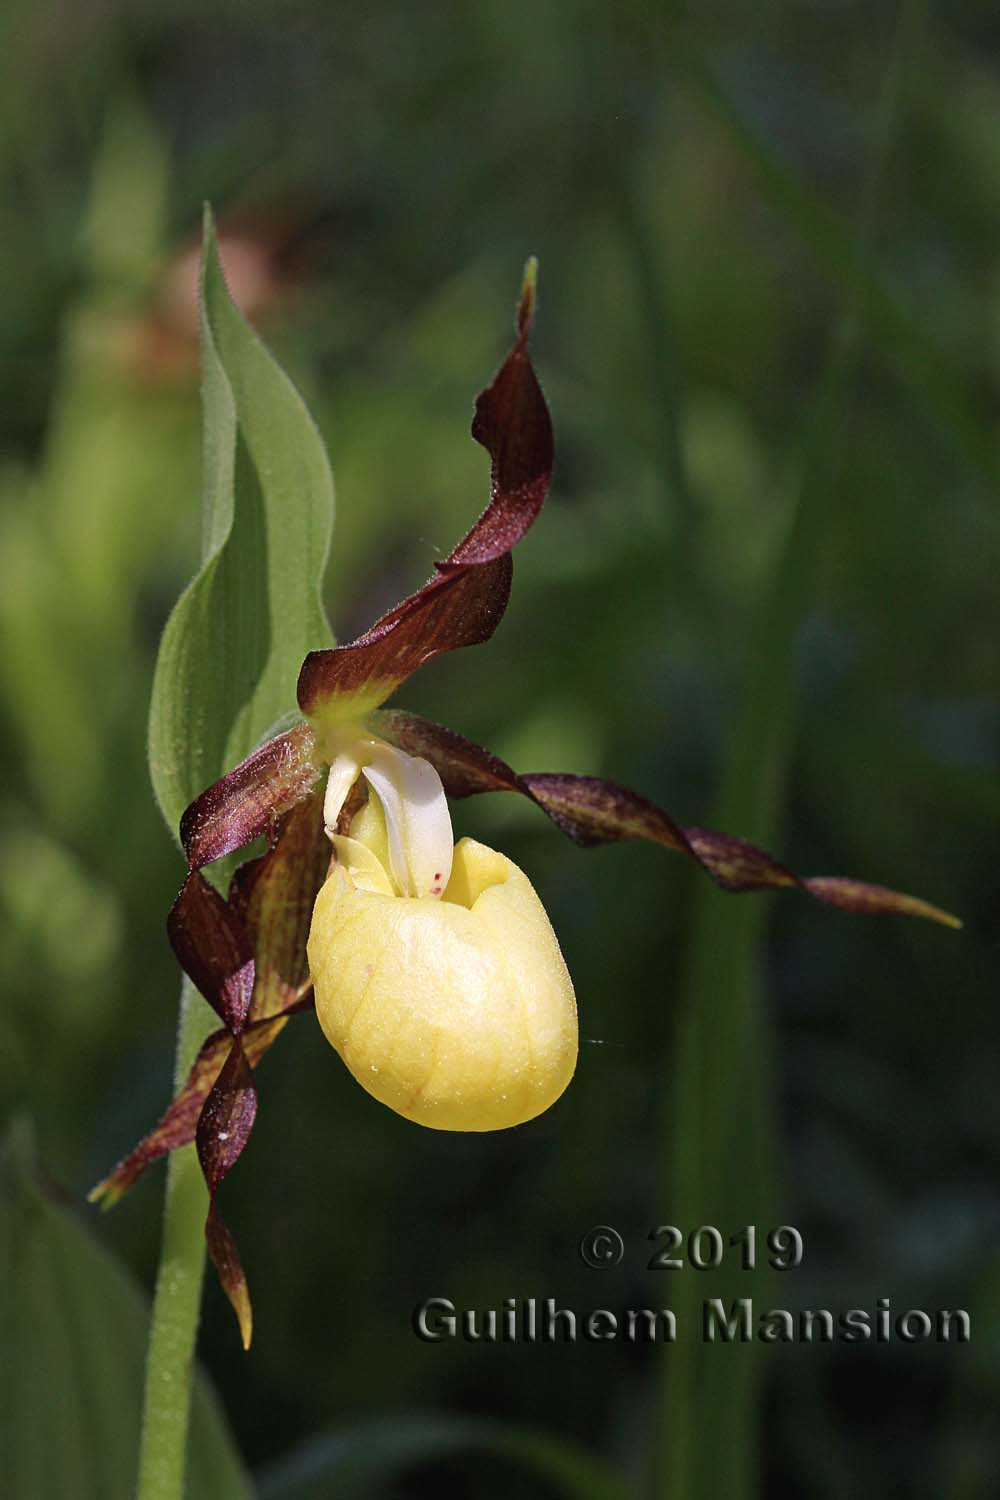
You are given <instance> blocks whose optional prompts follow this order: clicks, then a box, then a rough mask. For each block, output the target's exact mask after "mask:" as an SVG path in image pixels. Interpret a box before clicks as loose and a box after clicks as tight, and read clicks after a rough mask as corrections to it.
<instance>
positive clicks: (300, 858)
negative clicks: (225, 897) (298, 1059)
mask: <svg viewBox="0 0 1000 1500" xmlns="http://www.w3.org/2000/svg"><path fill="white" fill-rule="evenodd" d="M330 857H331V849H330V841H329V839H328V838H327V837H326V834H325V832H324V828H323V788H322V787H319V788H318V790H317V791H315V792H314V793H312V795H311V796H309V797H307V798H306V799H305V800H304V801H302V802H300V803H299V805H298V806H297V807H294V808H292V810H291V811H290V812H288V813H286V815H285V817H284V819H283V820H282V823H281V825H280V828H279V830H278V833H277V836H276V837H275V841H274V845H273V847H272V848H271V849H269V850H268V852H267V853H266V854H264V855H262V856H261V857H260V859H253V860H249V861H248V862H247V863H246V864H245V865H241V866H240V868H239V869H238V870H237V871H236V874H235V875H234V876H233V879H232V883H231V885H230V887H229V905H230V907H231V908H232V909H233V911H234V912H235V913H236V914H237V915H238V916H239V917H240V918H241V919H242V920H243V922H244V923H245V925H246V929H247V932H248V933H249V936H250V942H251V945H252V948H253V953H254V969H255V978H254V987H253V995H252V998H251V1001H250V1009H249V1012H248V1015H249V1019H250V1020H251V1021H253V1022H257V1021H262V1020H265V1019H266V1018H267V1017H269V1016H275V1015H279V1014H281V1013H284V1012H287V1011H288V1009H289V1007H290V1006H292V1005H293V1004H294V1003H295V1001H296V1000H297V999H298V998H299V997H300V996H301V995H302V993H303V991H304V990H305V989H306V988H307V986H308V982H309V966H308V963H307V961H306V939H307V937H308V936H309V923H310V922H311V920H312V909H313V906H314V904H315V901H316V897H317V895H318V893H319V888H320V886H321V885H322V884H323V881H324V880H325V879H326V876H327V873H328V871H329V868H330Z"/></svg>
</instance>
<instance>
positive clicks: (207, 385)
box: [149, 211, 333, 833]
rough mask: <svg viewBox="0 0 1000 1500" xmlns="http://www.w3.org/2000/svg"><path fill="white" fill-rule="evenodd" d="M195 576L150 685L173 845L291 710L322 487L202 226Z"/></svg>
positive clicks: (154, 754)
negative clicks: (226, 776)
mask: <svg viewBox="0 0 1000 1500" xmlns="http://www.w3.org/2000/svg"><path fill="white" fill-rule="evenodd" d="M201 319H202V330H201V331H202V399H203V409H204V448H203V481H202V484H203V494H202V518H203V532H202V566H201V569H200V571H199V572H198V574H197V575H196V577H195V578H194V580H193V581H192V583H191V584H190V585H189V586H188V588H187V589H186V590H185V592H184V593H183V594H182V595H181V597H180V599H179V600H178V601H177V604H176V606H175V608H174V611H173V613H172V614H171V616H170V619H169V620H168V621H167V626H166V629H165V630H164V633H163V639H162V641H161V643H160V652H159V657H158V659H157V664H156V675H155V678H154V682H153V700H152V705H151V709H150V722H149V755H150V768H151V773H152V778H153V787H154V790H155V792H156V798H157V801H158V802H159V804H160V807H161V809H162V811H163V815H164V817H165V818H166V820H167V822H168V823H169V825H170V827H171V829H172V830H173V831H174V832H175V833H176V830H177V825H178V822H179V819H180V815H181V813H182V812H183V810H184V808H185V807H186V806H187V804H188V803H189V802H191V801H192V800H193V798H194V797H195V796H196V795H197V794H198V793H199V792H201V791H203V790H204V788H205V787H206V786H208V785H209V784H210V783H211V782H213V781H215V780H216V778H217V777H218V776H220V775H221V774H222V772H223V771H226V770H228V769H229V768H230V767H231V766H232V765H235V764H236V762H237V761H239V760H242V759H243V757H244V756H245V755H246V754H247V753H248V752H249V751H250V750H252V749H253V748H254V746H255V745H256V744H257V743H258V741H259V740H260V739H261V738H262V737H263V736H264V734H265V733H266V732H267V730H268V729H270V728H271V727H272V726H273V725H274V723H275V722H276V721H277V720H278V719H279V718H280V717H281V716H282V715H283V714H286V713H288V712H289V711H290V710H292V709H294V707H295V680H296V677H297V675H298V670H299V667H300V666H301V664H302V659H303V657H304V656H305V655H306V653H307V652H309V651H310V650H313V649H314V648H316V647H319V646H325V645H328V644H329V643H330V639H331V636H330V629H329V625H328V624H327V621H326V618H325V616H324V613H323V608H322V604H321V602H320V591H321V587H322V581H323V574H324V571H325V567H326V559H327V553H328V551H329V546H330V535H331V528H332V523H333V480H332V477H331V475H330V468H329V464H328V462H327V457H326V452H325V450H324V447H323V443H322V441H321V439H320V436H319V433H318V432H317V431H316V428H315V426H314V424H313V421H312V418H311V417H310V415H309V413H308V411H307V410H306V407H305V405H304V403H303V402H302V399H301V397H300V396H299V394H298V392H297V391H296V390H295V389H294V387H293V386H292V384H291V382H290V381H289V379H288V377H287V376H286V375H285V374H284V372H283V371H282V370H281V369H280V368H279V367H278V365H277V364H276V363H275V361H274V360H273V359H272V358H271V356H270V354H269V353H268V352H267V350H266V349H265V348H264V346H263V344H262V343H261V342H260V340H259V339H258V338H257V336H256V334H255V333H254V332H253V331H252V329H251V328H250V327H249V326H248V324H247V323H246V322H245V321H244V319H243V317H242V316H241V314H240V313H239V312H238V311H237V309H236V307H235V306H234V305H233V303H232V301H231V299H230V297H229V294H228V292H227V290H226V285H225V281H224V279H223V273H222V267H221V265H220V263H219V256H218V247H217V244H216V239H215V231H214V227H213V225H212V220H211V216H210V215H209V214H208V212H207V211H206V216H205V261H204V268H203V272H202V296H201Z"/></svg>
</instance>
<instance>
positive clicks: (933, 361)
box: [674, 5, 1000, 492]
mask: <svg viewBox="0 0 1000 1500" xmlns="http://www.w3.org/2000/svg"><path fill="white" fill-rule="evenodd" d="M904 8H905V9H907V10H908V11H910V12H913V11H915V10H918V9H921V8H922V7H918V6H915V5H911V6H908V7H904ZM907 24H910V25H911V26H916V25H917V24H918V23H917V22H914V21H913V20H912V19H910V20H909V21H908V22H907ZM674 55H675V57H676V58H677V59H678V67H679V69H680V72H681V76H682V77H683V79H684V82H685V83H686V84H687V85H688V87H690V88H691V90H692V91H693V92H694V93H695V94H696V95H697V97H698V99H699V100H700V102H701V104H702V105H703V106H704V107H705V109H706V110H707V111H708V112H709V114H710V115H711V116H712V118H713V119H714V120H715V121H716V123H717V124H718V125H719V126H720V127H721V128H722V129H723V130H724V132H725V134H726V136H727V137H728V139H729V140H730V141H731V143H732V144H733V145H734V146H735V147H736V149H737V150H738V151H739V152H740V154H741V155H742V156H743V158H744V159H745V160H746V161H747V162H748V163H749V165H750V167H751V168H752V169H753V172H754V174H755V176H756V179H757V182H758V184H759V185H760V187H761V188H762V190H763V192H764V193H765V195H766V196H767V197H768V198H769V199H770V200H771V202H772V203H773V204H774V205H775V207H776V208H777V209H778V210H779V211H780V213H781V215H782V216H783V218H784V219H785V221H786V222H787V223H788V224H789V225H791V227H792V228H793V229H794V230H795V232H796V233H797V234H798V235H799V237H800V239H801V240H802V242H803V243H804V244H805V245H806V246H807V248H808V250H809V252H810V254H811V255H812V256H813V257H814V259H815V261H816V263H817V264H818V265H819V266H820V267H821V269H822V270H823V272H824V273H825V274H826V275H827V276H829V278H830V279H831V281H833V282H834V283H835V284H836V285H839V286H840V287H841V288H842V290H844V291H845V292H846V293H847V295H848V296H850V297H852V298H854V299H856V301H857V302H858V303H859V304H863V306H864V316H865V323H866V327H867V329H868V333H869V342H870V345H871V347H872V349H874V350H876V351H877V352H878V353H879V354H881V356H882V358H883V359H884V360H885V362H886V364H887V365H888V367H889V368H890V369H891V371H892V372H893V374H894V376H895V377H896V379H897V380H898V381H899V383H900V385H901V386H902V387H903V388H904V390H906V391H907V393H908V394H909V396H910V398H911V400H912V401H913V403H914V405H915V406H916V408H917V410H918V411H919V412H920V413H921V415H922V416H923V418H924V421H925V422H926V423H927V425H928V426H929V427H930V428H931V430H932V431H936V432H938V433H939V434H941V436H942V437H943V438H944V440H945V442H946V444H947V446H948V447H949V449H950V450H951V452H952V453H953V454H954V455H955V456H956V457H957V458H958V459H959V460H960V461H961V462H962V463H964V464H965V465H966V467H967V468H968V469H969V470H970V471H971V472H972V473H973V474H974V475H975V476H976V477H977V478H978V480H979V481H980V482H981V483H985V484H986V486H987V488H988V489H989V490H990V491H991V492H992V491H996V490H997V489H998V488H1000V461H998V459H997V452H996V446H995V444H994V442H993V436H992V429H991V426H990V423H989V421H988V420H987V419H986V412H985V410H984V409H977V406H976V404H975V400H974V395H973V390H972V387H971V385H970V384H969V383H968V382H967V381H965V380H964V379H963V377H962V376H961V374H960V373H959V371H958V370H957V369H956V368H955V366H954V364H953V362H952V361H951V360H950V359H949V358H948V356H947V355H946V354H945V353H943V352H942V350H941V349H940V348H939V347H938V346H937V345H936V344H935V343H934V340H933V338H932V337H930V336H929V335H928V333H927V332H926V331H925V327H924V324H923V323H922V322H921V320H920V319H919V318H918V317H917V316H916V315H915V314H914V313H912V312H910V311H909V309H908V308H907V307H906V306H905V305H904V303H903V302H902V301H901V300H900V298H899V296H898V295H897V293H896V292H895V291H894V290H893V288H892V287H891V286H890V285H889V284H888V283H887V281H886V280H885V278H884V277H883V276H882V274H881V273H880V272H879V270H878V268H877V267H875V266H874V265H873V264H872V262H871V260H870V259H869V258H867V257H861V256H858V255H857V253H856V247H855V243H854V235H853V232H852V229H851V226H850V224H848V223H845V222H844V220H843V219H842V218H841V217H840V216H839V215H838V214H837V213H836V212H835V211H834V210H833V209H831V208H829V207H828V205H827V204H826V203H825V202H824V201H823V199H822V197H821V195H820V194H819V193H818V192H816V191H815V190H814V189H813V188H811V187H810V186H809V184H808V183H806V182H805V181H803V180H802V178H801V177H800V176H799V175H798V174H797V173H796V172H795V171H794V170H793V168H791V167H790V166H789V165H788V164H787V162H785V161H784V160H783V159H782V157H781V156H780V155H779V153H778V152H777V151H776V150H775V149H774V147H773V146H771V145H770V144H769V143H768V142H767V141H766V140H765V139H764V137H763V136H762V135H761V134H760V133H759V132H758V131H757V130H756V129H755V127H754V125H753V124H752V123H751V121H749V120H748V119H747V118H746V116H745V115H744V114H743V113H741V112H740V110H739V109H737V107H736V106H735V105H734V104H733V103H732V101H731V100H730V99H729V98H728V97H727V96H726V94H725V92H724V91H723V90H722V89H721V88H720V87H719V85H718V83H717V82H716V80H715V78H714V77H713V76H712V73H711V72H710V70H709V68H708V67H707V66H706V65H705V64H704V62H703V61H702V60H701V59H700V57H699V56H698V55H697V53H696V51H695V50H694V49H693V48H692V47H690V46H677V47H676V48H675V50H674Z"/></svg>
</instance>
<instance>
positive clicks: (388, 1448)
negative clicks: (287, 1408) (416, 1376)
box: [257, 1414, 625, 1500]
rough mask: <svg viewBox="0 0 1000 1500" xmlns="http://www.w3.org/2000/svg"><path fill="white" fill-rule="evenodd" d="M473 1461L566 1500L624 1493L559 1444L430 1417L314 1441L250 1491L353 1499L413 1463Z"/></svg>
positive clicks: (519, 1431)
mask: <svg viewBox="0 0 1000 1500" xmlns="http://www.w3.org/2000/svg"><path fill="white" fill-rule="evenodd" d="M477 1454H478V1455H488V1456H489V1457H491V1458H498V1459H502V1460H505V1461H506V1462H507V1463H508V1464H510V1465H511V1467H512V1469H513V1470H514V1471H515V1472H516V1471H517V1470H518V1469H520V1470H525V1469H527V1470H531V1471H533V1474H534V1476H536V1477H537V1478H538V1479H541V1480H542V1481H544V1482H547V1483H548V1485H549V1487H550V1489H551V1492H552V1494H553V1495H562V1496H564V1497H566V1500H624V1495H625V1491H624V1489H623V1488H622V1486H621V1485H620V1484H619V1483H618V1481H617V1480H616V1479H615V1478H614V1477H613V1476H612V1475H611V1474H610V1473H609V1472H608V1471H607V1469H606V1468H605V1467H604V1466H603V1464H602V1462H601V1460H600V1459H599V1458H597V1457H596V1456H595V1455H593V1454H591V1453H589V1452H587V1450H586V1449H583V1448H579V1447H577V1446H576V1445H575V1444H571V1443H568V1442H566V1441H565V1440H564V1439H562V1438H556V1437H552V1436H550V1435H549V1434H548V1433H543V1432H538V1431H536V1430H534V1429H533V1428H530V1427H521V1426H514V1425H508V1424H506V1423H504V1422H498V1421H491V1420H490V1421H487V1420H480V1419H477V1418H472V1417H458V1416H454V1417H453V1416H439V1415H430V1414H428V1415H426V1416H422V1415H413V1414H410V1415H404V1416H400V1417H396V1418H393V1419H389V1420H379V1421H374V1422H367V1423H364V1424H361V1425H359V1426H356V1427H351V1428H348V1429H346V1430H345V1431H343V1432H336V1433H331V1434H329V1435H327V1436H323V1437H318V1438H315V1439H313V1440H312V1441H311V1442H309V1443H308V1444H306V1445H305V1446H304V1447H303V1448H302V1449H300V1450H299V1451H298V1452H296V1453H294V1454H293V1455H292V1456H291V1457H290V1458H287V1459H284V1460H283V1461H282V1462H281V1463H279V1464H277V1465H275V1466H274V1467H273V1468H272V1469H270V1470H268V1471H267V1472H266V1473H264V1474H261V1475H258V1476H257V1491H258V1495H259V1497H260V1500H327V1497H328V1496H331V1495H336V1496H337V1500H358V1497H361V1496H368V1495H382V1494H387V1493H388V1488H387V1487H388V1486H389V1485H390V1484H391V1483H392V1482H393V1481H394V1480H398V1479H399V1478H401V1477H402V1476H403V1475H404V1474H405V1473H406V1472H407V1470H409V1469H412V1468H416V1467H417V1466H418V1465H420V1464H428V1463H442V1462H444V1461H446V1460H449V1459H453V1458H461V1457H463V1456H470V1457H475V1456H476V1455H477ZM511 1477H512V1478H513V1474H512V1476H511ZM512 1491H513V1492H515V1493H516V1491H515V1490H514V1488H513V1485H512ZM393 1493H395V1491H393Z"/></svg>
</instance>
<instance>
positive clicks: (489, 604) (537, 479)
mask: <svg viewBox="0 0 1000 1500" xmlns="http://www.w3.org/2000/svg"><path fill="white" fill-rule="evenodd" d="M534 307H535V276H534V268H533V265H529V268H528V271H527V272H526V274H525V279H524V285H523V288H522V292H521V300H520V303H519V306H518V332H517V339H516V340H515V343H514V346H513V348H512V349H511V351H510V353H509V354H508V355H507V358H506V359H505V360H504V362H503V365H502V366H501V367H500V370H499V371H498V373H497V375H496V377H495V378H494V380H493V381H492V383H491V384H490V385H489V386H488V387H487V389H486V390H485V391H483V392H482V394H481V395H480V396H479V399H478V401H477V402H476V413H475V418H474V420H473V424H472V435H473V437H474V438H475V439H476V441H477V442H479V443H481V444H482V445H483V447H484V448H486V449H487V451H488V452H489V455H490V459H491V478H490V503H489V505H488V506H487V507H486V509H485V511H484V512H483V514H482V515H481V516H480V518H479V520H478V521H477V522H476V524H475V525H474V526H473V527H472V529H471V530H470V531H469V532H468V533H467V535H466V536H465V537H463V539H462V540H461V541H460V542H459V544H458V546H457V547H456V548H455V549H454V551H452V552H451V553H450V555H449V556H448V557H447V558H446V559H445V560H444V561H442V562H439V563H438V564H437V565H436V567H435V572H434V576H433V577H432V578H431V579H430V581H429V582H428V583H426V584H425V585H424V587H423V588H422V589H420V590H418V592H417V593H415V594H412V595H411V596H410V597H409V598H408V599H405V600H404V601H403V602H402V603H401V604H397V605H396V607H395V608H394V609H391V610H390V611H389V612H388V614H386V615H383V617H382V619H381V620H379V621H378V622H377V623H376V624H375V625H373V626H372V628H371V630H368V631H366V632H365V634H364V635H362V636H359V637H358V639H357V640H356V641H353V642H351V644H350V645H347V646H336V647H333V648H332V649H330V650H327V651H313V652H311V653H310V655H309V656H307V657H306V659H305V662H304V663H303V666H302V671H301V673H300V675H299V685H298V700H299V707H300V708H301V710H302V712H303V713H304V714H305V715H306V716H307V717H308V718H309V719H311V720H312V722H313V723H314V724H315V725H316V726H317V727H318V728H320V729H322V727H323V726H327V725H331V724H336V723H339V722H343V721H345V720H358V719H361V718H364V717H365V715H367V714H369V713H370V712H371V711H372V710H373V709H376V708H378V706H379V704H381V703H384V702H385V700H386V699H387V698H388V697H389V696H390V694H392V693H393V692H395V690H396V688H398V687H399V686H400V684H401V683H403V682H405V681H406V679H407V678H408V677H409V676H410V675H411V674H412V673H413V672H415V671H417V669H418V668H419V667H421V666H423V664H424V663H425V662H427V661H430V660H431V659H432V658H433V657H435V656H440V655H441V654H442V653H444V652H446V651H454V650H456V649H457V648H458V647H460V646H473V645H478V644H479V643H480V642H482V641H485V640H488V639H489V637H490V636H491V635H492V634H493V632H494V630H495V629H496V627H497V625H498V624H499V623H500V620H501V619H502V618H503V613H504V610H505V609H506V607H507V599H508V596H509V594H510V580H511V561H510V553H511V550H512V548H513V547H515V546H516V544H517V543H518V542H519V541H520V540H521V538H522V537H523V536H524V534H525V532H526V531H527V530H528V528H529V527H530V526H531V525H532V523H533V521H534V520H535V517H536V516H537V515H538V512H539V511H540V509H541V507H542V504H543V502H544V500H545V496H546V494H547V493H548V488H549V483H550V480H551V477H552V464H553V452H554V449H553V439H552V422H551V419H550V417H549V411H548V407H547V406H546V404H545V397H544V396H543V395H542V390H541V387H540V386H539V384H538V379H537V377H536V375H535V372H534V370H533V369H532V366H531V361H530V359H529V358H528V338H529V335H530V333H531V326H532V322H533V319H534Z"/></svg>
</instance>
